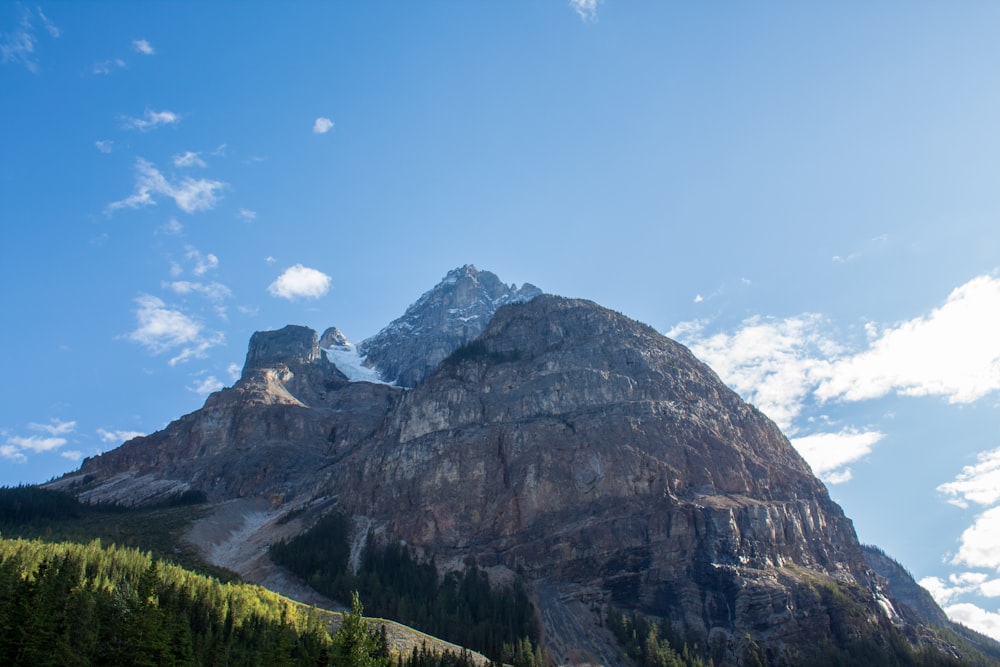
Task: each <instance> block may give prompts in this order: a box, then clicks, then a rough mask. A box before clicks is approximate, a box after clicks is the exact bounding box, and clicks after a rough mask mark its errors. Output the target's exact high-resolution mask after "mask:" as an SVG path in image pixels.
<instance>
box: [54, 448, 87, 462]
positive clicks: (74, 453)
mask: <svg viewBox="0 0 1000 667" xmlns="http://www.w3.org/2000/svg"><path fill="white" fill-rule="evenodd" d="M59 456H61V457H63V458H64V459H69V460H70V461H79V460H80V459H82V458H83V452H81V451H79V450H77V449H67V450H66V451H65V452H59Z"/></svg>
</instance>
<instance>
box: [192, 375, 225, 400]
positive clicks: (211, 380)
mask: <svg viewBox="0 0 1000 667" xmlns="http://www.w3.org/2000/svg"><path fill="white" fill-rule="evenodd" d="M224 386H225V385H223V384H222V382H220V381H219V379H218V378H217V377H215V376H214V375H209V376H208V377H206V378H204V379H202V380H201V381H200V382H197V383H196V384H195V385H194V386H193V387H188V391H193V392H194V393H196V394H199V395H201V396H207V395H208V394H211V393H212V392H213V391H219V390H220V389H222V388H223V387H224Z"/></svg>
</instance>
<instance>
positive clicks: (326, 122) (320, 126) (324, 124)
mask: <svg viewBox="0 0 1000 667" xmlns="http://www.w3.org/2000/svg"><path fill="white" fill-rule="evenodd" d="M332 129H333V121H332V120H330V119H329V118H324V117H322V116H320V117H319V118H317V119H316V120H315V121H314V122H313V132H315V133H316V134H326V133H327V132H329V131H330V130H332Z"/></svg>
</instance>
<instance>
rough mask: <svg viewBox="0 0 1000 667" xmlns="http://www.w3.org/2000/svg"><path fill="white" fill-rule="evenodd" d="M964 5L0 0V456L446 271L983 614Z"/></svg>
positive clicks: (993, 360)
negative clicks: (674, 368) (602, 351)
mask: <svg viewBox="0 0 1000 667" xmlns="http://www.w3.org/2000/svg"><path fill="white" fill-rule="evenodd" d="M998 24H1000V6H998V5H996V3H987V2H980V3H973V2H968V3H945V2H878V1H876V2H867V3H791V2H754V3H724V2H712V1H710V2H698V3H691V2H629V1H626V0H604V1H603V2H587V1H584V0H579V1H577V2H566V0H537V1H533V2H529V1H527V0H522V1H510V2H500V1H499V0H497V1H491V2H482V3H461V2H420V3H417V2H340V3H319V2H314V3H240V4H239V5H237V4H234V3H207V2H206V3H122V2H113V3H105V4H100V3H89V2H75V3H63V2H53V3H42V4H33V3H14V2H5V3H0V145H2V146H3V150H2V151H0V220H2V221H3V233H4V244H3V247H4V249H5V251H6V252H5V253H4V261H3V262H2V263H0V280H2V284H3V290H2V292H0V295H2V296H0V308H2V310H3V312H4V315H5V316H4V323H5V326H4V327H3V328H2V330H0V349H3V351H4V365H5V368H6V376H7V380H6V384H5V387H6V389H5V391H4V395H3V399H4V400H3V401H2V404H0V483H3V484H16V483H20V482H39V481H44V480H46V479H48V478H50V477H52V476H55V475H59V474H62V473H64V472H66V471H68V470H71V469H73V468H75V467H76V466H77V465H78V464H79V458H80V457H82V456H87V455H91V454H94V453H97V452H100V451H103V450H105V449H108V448H111V447H114V446H116V445H117V444H119V443H120V442H121V441H122V439H123V438H126V437H129V435H130V434H139V433H149V432H151V431H154V430H156V429H159V428H162V427H163V426H165V425H166V424H167V423H168V422H169V421H170V420H171V419H174V418H177V417H179V416H181V415H182V414H185V413H187V412H190V411H192V410H195V409H197V408H198V407H200V405H201V404H202V402H203V401H204V399H205V396H206V395H207V393H208V392H210V391H212V390H214V389H217V388H219V387H222V386H225V385H229V384H231V383H232V382H233V381H234V378H235V373H237V372H238V369H239V367H240V366H241V364H242V361H243V358H244V355H245V351H246V343H247V341H248V339H249V337H250V335H251V334H252V332H253V331H256V330H262V329H270V328H277V327H280V326H283V325H284V324H287V323H297V324H305V325H309V326H312V327H314V328H316V329H323V328H325V327H327V326H333V325H335V326H337V327H339V328H340V329H342V330H343V331H344V332H345V333H346V335H347V336H348V337H349V338H351V339H352V340H355V341H360V340H362V339H364V338H365V337H367V336H370V335H372V334H374V333H375V332H376V331H378V330H379V329H380V328H381V327H382V326H384V325H385V324H387V323H388V322H389V321H390V320H392V319H393V318H395V317H397V316H398V315H400V314H401V313H402V312H403V310H404V309H405V308H406V306H407V305H409V304H410V303H411V302H413V301H414V300H416V298H417V297H418V296H419V295H420V294H421V293H422V292H423V291H425V290H426V289H429V288H430V287H432V286H433V285H434V284H436V283H437V282H438V281H439V280H440V279H441V278H442V277H443V276H444V274H445V273H446V272H447V271H448V270H449V269H451V268H454V267H456V266H460V265H462V264H465V263H473V264H475V265H476V266H477V267H479V268H480V269H487V270H490V271H493V272H495V273H497V274H498V275H499V276H500V277H501V278H502V279H503V280H505V281H507V282H516V283H518V284H520V283H522V282H531V283H534V284H536V285H538V286H539V287H541V288H542V289H543V290H545V291H547V292H551V293H556V294H562V295H566V296H575V297H584V298H589V299H592V300H594V301H597V302H598V303H601V304H602V305H605V306H608V307H610V308H613V309H615V310H619V311H621V312H623V313H625V314H627V315H629V316H631V317H634V318H636V319H638V320H641V321H643V322H646V323H648V324H651V325H652V326H654V327H656V328H657V329H658V330H660V331H662V332H664V333H667V334H669V335H671V336H673V337H675V338H677V339H679V340H681V341H682V342H684V343H685V344H687V345H689V346H690V347H691V348H692V349H693V350H694V351H695V352H696V353H697V354H698V355H699V356H700V357H701V358H703V359H705V360H706V361H708V362H709V363H710V364H711V365H712V366H713V367H714V368H715V369H716V370H717V372H719V374H720V376H722V377H723V379H725V380H726V381H727V382H728V383H729V384H730V385H731V386H733V387H734V388H735V389H737V390H738V391H739V392H740V393H741V394H742V395H743V396H744V397H745V398H747V399H748V400H750V401H752V402H754V403H755V404H756V405H758V406H759V407H761V408H762V409H763V410H764V411H765V412H766V413H767V414H769V415H770V416H771V417H772V418H774V419H775V420H776V421H777V422H778V423H779V424H780V425H781V426H782V428H783V429H784V430H785V432H786V434H788V436H789V437H790V438H791V439H792V441H793V443H794V444H795V445H796V446H797V447H798V448H799V449H800V451H802V452H803V454H804V455H805V456H806V457H807V459H808V460H809V461H810V463H811V464H812V465H813V468H814V470H816V471H817V473H818V474H820V476H821V477H823V479H825V480H826V481H827V483H828V486H829V488H830V491H831V494H832V495H833V497H834V498H835V499H836V500H837V501H838V502H840V503H841V504H842V505H843V506H844V508H845V510H846V511H847V513H848V515H849V516H851V517H852V518H853V519H854V520H855V525H856V527H857V530H858V533H859V535H860V537H861V539H862V540H863V541H865V542H869V543H876V544H879V545H880V546H882V547H883V548H885V549H886V550H887V551H888V552H889V553H890V554H891V555H893V556H894V557H896V558H898V559H899V560H900V561H902V562H903V564H904V565H906V566H907V567H908V568H909V569H910V570H911V571H912V572H913V573H914V575H915V576H916V577H917V578H918V579H921V580H922V581H923V582H924V584H925V585H926V586H927V587H928V588H930V589H931V590H932V592H933V593H934V594H935V596H936V597H937V599H938V600H939V601H940V602H941V603H942V605H943V606H944V607H945V608H946V609H947V611H948V612H949V613H950V614H951V615H952V617H953V618H956V619H958V620H961V621H963V622H965V623H967V624H969V625H972V626H974V627H977V628H978V629H981V630H983V631H985V632H988V633H990V634H992V635H993V636H995V637H998V638H1000V611H998V610H1000V437H998V436H1000V404H998V397H1000V225H998V224H997V222H998V217H1000V188H998V187H997V182H998V177H1000V132H998V131H997V119H998V118H1000V94H998V90H1000V89H998V88H997V86H996V72H997V71H1000V44H998V42H997V40H996V39H995V35H996V27H997V25H998Z"/></svg>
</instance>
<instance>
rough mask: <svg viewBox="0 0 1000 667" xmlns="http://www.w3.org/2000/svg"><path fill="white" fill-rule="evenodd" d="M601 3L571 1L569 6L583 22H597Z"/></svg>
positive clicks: (583, 0) (584, 0) (597, 1)
mask: <svg viewBox="0 0 1000 667" xmlns="http://www.w3.org/2000/svg"><path fill="white" fill-rule="evenodd" d="M600 3H601V0H569V6H570V7H572V8H573V11H575V12H576V14H577V16H579V17H580V18H581V19H582V20H583V21H590V22H593V21H596V20H597V5H599V4H600Z"/></svg>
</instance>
